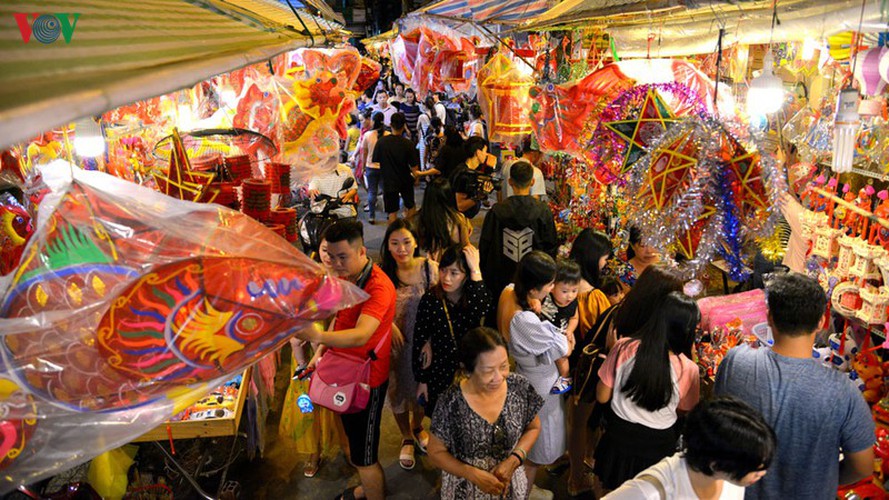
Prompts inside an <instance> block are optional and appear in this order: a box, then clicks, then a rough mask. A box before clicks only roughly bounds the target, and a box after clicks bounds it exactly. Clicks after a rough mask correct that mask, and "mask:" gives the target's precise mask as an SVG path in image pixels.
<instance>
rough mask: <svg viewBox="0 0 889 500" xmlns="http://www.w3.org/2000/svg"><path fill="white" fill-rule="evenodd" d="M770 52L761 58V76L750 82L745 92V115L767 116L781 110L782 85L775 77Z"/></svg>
mask: <svg viewBox="0 0 889 500" xmlns="http://www.w3.org/2000/svg"><path fill="white" fill-rule="evenodd" d="M774 65H775V64H774V59H773V58H772V51H771V50H769V51H768V52H766V55H765V57H764V58H763V66H762V74H761V75H759V76H757V77H756V78H754V79H753V80H751V81H750V87H749V89H748V90H747V113H748V114H750V115H751V116H752V115H758V116H762V115H767V114H771V113H774V112H775V111H778V110H779V109H781V106H782V105H783V104H784V95H785V93H784V83H783V82H782V81H781V79H780V78H778V77H777V76H775V73H774V71H773V68H774Z"/></svg>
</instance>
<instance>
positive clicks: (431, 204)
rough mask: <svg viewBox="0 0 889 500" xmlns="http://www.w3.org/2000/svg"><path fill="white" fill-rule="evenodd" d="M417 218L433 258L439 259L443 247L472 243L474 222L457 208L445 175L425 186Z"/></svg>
mask: <svg viewBox="0 0 889 500" xmlns="http://www.w3.org/2000/svg"><path fill="white" fill-rule="evenodd" d="M417 221H418V224H417V227H418V229H419V231H418V233H419V236H420V245H421V246H422V247H423V250H425V251H426V254H427V255H428V256H429V258H431V259H432V260H438V258H439V257H440V256H441V253H442V252H444V249H445V248H447V247H449V246H451V245H457V244H463V245H465V244H467V243H469V235H470V234H471V233H472V224H471V223H470V222H469V221H468V220H467V219H466V216H464V215H463V214H461V213H460V212H459V211H457V200H456V198H454V192H453V191H452V190H451V183H450V181H448V179H447V178H445V177H439V178H437V179H435V180H434V181H432V182H430V183H429V185H428V186H426V192H425V193H424V194H423V206H422V207H421V209H420V213H418V214H417Z"/></svg>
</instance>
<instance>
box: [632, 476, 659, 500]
mask: <svg viewBox="0 0 889 500" xmlns="http://www.w3.org/2000/svg"><path fill="white" fill-rule="evenodd" d="M636 479H638V480H640V481H645V482H646V483H648V484H650V485H652V486H654V487H655V489H656V490H657V492H658V495H660V497H661V500H667V490H665V489H664V485H663V484H661V482H660V480H658V478H656V477H654V476H652V475H651V474H642V475H641V476H639V477H637V478H636Z"/></svg>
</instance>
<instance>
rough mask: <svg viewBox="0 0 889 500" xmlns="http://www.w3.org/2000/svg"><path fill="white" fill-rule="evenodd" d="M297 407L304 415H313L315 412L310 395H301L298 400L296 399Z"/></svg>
mask: <svg viewBox="0 0 889 500" xmlns="http://www.w3.org/2000/svg"><path fill="white" fill-rule="evenodd" d="M296 406H298V407H299V411H300V412H302V413H312V412H313V411H315V407H314V406H313V405H312V399H311V398H310V397H309V395H308V394H300V395H299V397H298V398H296Z"/></svg>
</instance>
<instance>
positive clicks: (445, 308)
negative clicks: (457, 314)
mask: <svg viewBox="0 0 889 500" xmlns="http://www.w3.org/2000/svg"><path fill="white" fill-rule="evenodd" d="M441 307H442V308H443V309H444V313H445V317H446V318H448V329H449V330H450V331H451V338H452V339H454V340H456V339H457V337H456V335H454V325H453V323H451V314H450V313H449V312H448V303H447V301H446V300H445V299H441Z"/></svg>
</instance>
